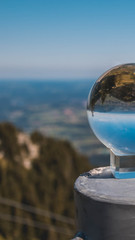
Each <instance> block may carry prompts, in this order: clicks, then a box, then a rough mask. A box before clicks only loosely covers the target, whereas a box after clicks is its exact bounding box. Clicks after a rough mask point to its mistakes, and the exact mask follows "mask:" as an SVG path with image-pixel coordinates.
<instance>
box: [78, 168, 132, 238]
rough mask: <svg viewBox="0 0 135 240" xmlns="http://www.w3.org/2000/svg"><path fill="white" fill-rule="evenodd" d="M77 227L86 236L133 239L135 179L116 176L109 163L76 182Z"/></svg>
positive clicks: (84, 175) (83, 175)
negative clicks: (116, 177)
mask: <svg viewBox="0 0 135 240" xmlns="http://www.w3.org/2000/svg"><path fill="white" fill-rule="evenodd" d="M75 203H76V215H77V230H78V231H82V232H84V233H85V234H86V235H87V236H88V240H91V239H92V240H108V239H109V240H133V239H135V179H115V178H114V177H113V175H112V173H111V171H110V168H109V167H105V168H98V169H94V170H92V171H90V172H88V173H84V174H82V175H81V176H80V177H79V178H78V179H77V180H76V182H75Z"/></svg>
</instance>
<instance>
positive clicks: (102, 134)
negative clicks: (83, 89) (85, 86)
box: [87, 63, 135, 156]
mask: <svg viewBox="0 0 135 240" xmlns="http://www.w3.org/2000/svg"><path fill="white" fill-rule="evenodd" d="M87 114H88V121H89V123H90V126H91V128H92V130H93V132H94V133H95V135H96V136H97V138H98V139H99V140H100V141H101V142H102V143H103V144H104V145H105V146H106V147H107V148H109V149H110V150H111V151H112V152H113V153H114V154H115V155H117V156H125V155H135V63H131V64H123V65H119V66H116V67H114V68H112V69H110V70H108V71H107V72H105V73H104V74H103V75H102V76H101V77H100V78H99V79H98V80H97V81H96V82H95V84H94V85H93V87H92V88H91V90H90V93H89V96H88V102H87Z"/></svg>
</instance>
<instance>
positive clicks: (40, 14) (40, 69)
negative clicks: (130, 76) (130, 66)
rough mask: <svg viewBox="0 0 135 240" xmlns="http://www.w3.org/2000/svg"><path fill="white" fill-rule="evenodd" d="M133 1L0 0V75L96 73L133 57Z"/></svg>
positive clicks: (61, 76)
mask: <svg viewBox="0 0 135 240" xmlns="http://www.w3.org/2000/svg"><path fill="white" fill-rule="evenodd" d="M134 24H135V1H127V0H126V1H124V0H123V1H122V0H117V1H116V0H113V1H107V0H102V1H101V0H100V1H99V0H97V1H96V0H95V1H94V0H92V1H91V0H22V1H21V0H20V1H19V0H12V1H11V0H6V1H5V0H1V1H0V78H17V79H18V78H36V79H39V78H41V79H52V78H53V79H54V78H58V79H64V78H70V79H73V78H96V77H98V76H99V75H101V74H102V73H103V72H104V71H106V70H108V68H110V67H113V66H114V65H117V64H121V63H128V62H135V30H134Z"/></svg>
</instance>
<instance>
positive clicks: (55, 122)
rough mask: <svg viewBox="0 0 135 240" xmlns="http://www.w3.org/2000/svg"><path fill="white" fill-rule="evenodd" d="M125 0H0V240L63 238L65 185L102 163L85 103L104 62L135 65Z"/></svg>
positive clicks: (68, 188) (130, 12)
mask: <svg viewBox="0 0 135 240" xmlns="http://www.w3.org/2000/svg"><path fill="white" fill-rule="evenodd" d="M134 5H135V2H134V1H131V2H130V4H129V3H128V2H127V1H122V0H118V1H109V2H108V1H106V0H103V1H100V0H98V1H89V0H85V1H82V0H74V1H73V0H68V1H67V0H65V1H63V0H57V1H56V0H38V1H37V0H27V1H26V0H23V1H17V0H13V1H10V0H7V1H1V2H0V240H24V239H25V240H30V239H31V240H52V239H53V240H58V239H59V240H62V239H64V240H68V239H71V238H72V237H73V235H74V234H75V232H76V227H75V206H74V196H73V186H74V182H75V180H76V178H77V177H78V176H79V174H81V173H83V172H85V171H89V170H90V169H91V168H93V167H97V166H105V165H108V164H109V154H108V150H107V149H106V148H105V147H104V146H103V145H102V144H101V143H100V142H99V141H98V140H97V138H96V137H95V136H94V135H93V133H92V130H91V129H90V127H89V124H88V120H87V113H86V103H87V97H88V94H89V91H90V89H91V87H92V85H93V83H94V82H95V80H96V79H97V78H98V77H99V76H100V75H101V74H102V73H103V72H104V71H106V70H108V69H109V68H111V67H113V66H115V65H117V64H122V63H128V62H135V57H134V56H135V48H134V39H135V32H134V31H133V29H134V28H133V27H134V18H135V15H134Z"/></svg>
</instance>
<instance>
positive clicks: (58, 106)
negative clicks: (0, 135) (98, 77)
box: [0, 80, 109, 166]
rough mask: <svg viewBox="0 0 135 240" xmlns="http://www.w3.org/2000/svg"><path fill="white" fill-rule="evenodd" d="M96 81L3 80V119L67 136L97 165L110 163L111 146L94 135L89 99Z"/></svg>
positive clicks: (0, 113) (0, 101)
mask: <svg viewBox="0 0 135 240" xmlns="http://www.w3.org/2000/svg"><path fill="white" fill-rule="evenodd" d="M93 82H94V81H93V80H80V81H65V82H64V81H38V80H37V81H32V80H31V81H30V80H29V81H26V80H25V81H23V80H18V81H13V80H6V81H4V80H3V81H2V80H1V81H0V121H2V122H3V121H8V122H11V123H13V124H15V125H16V126H17V127H18V128H21V129H23V130H24V131H26V132H28V133H30V132H32V131H33V130H39V131H40V132H41V133H43V134H44V135H46V136H51V137H55V138H60V139H67V140H70V141H71V142H72V144H73V145H74V146H75V147H76V149H77V150H79V151H80V152H82V153H84V154H86V155H87V156H88V157H89V158H90V160H91V163H92V164H93V165H95V166H96V165H107V164H108V163H109V156H108V152H107V149H106V148H105V147H104V146H103V145H102V144H101V143H100V142H99V141H98V140H97V139H96V137H95V136H94V135H93V133H92V131H91V129H90V127H89V124H88V121H87V114H86V102H87V97H88V93H89V90H90V88H91V86H92V84H93Z"/></svg>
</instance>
